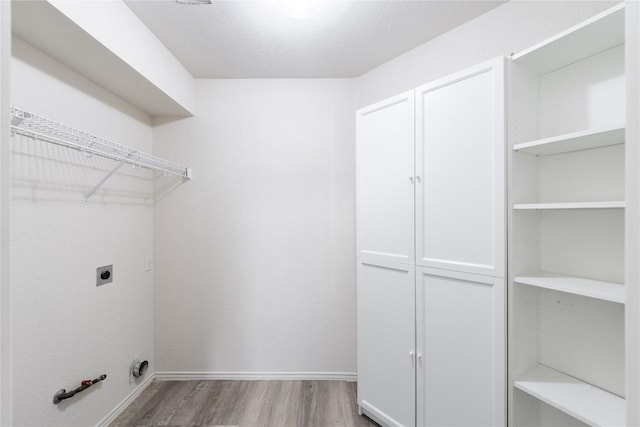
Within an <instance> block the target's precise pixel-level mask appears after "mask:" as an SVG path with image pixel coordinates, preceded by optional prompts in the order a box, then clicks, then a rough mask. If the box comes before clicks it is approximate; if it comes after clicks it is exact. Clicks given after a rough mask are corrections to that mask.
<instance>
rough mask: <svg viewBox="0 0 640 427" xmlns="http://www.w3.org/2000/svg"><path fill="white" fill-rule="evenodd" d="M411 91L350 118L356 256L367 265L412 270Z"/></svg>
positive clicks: (412, 145) (412, 166) (412, 108)
mask: <svg viewBox="0 0 640 427" xmlns="http://www.w3.org/2000/svg"><path fill="white" fill-rule="evenodd" d="M413 104H414V102H413V91H411V92H407V93H404V94H401V95H398V96H395V97H393V98H391V99H388V100H386V101H383V102H380V103H377V104H375V105H372V106H370V107H367V108H363V109H361V110H359V111H358V113H357V116H356V128H357V137H356V157H357V159H358V160H357V162H358V167H357V188H356V195H357V196H356V197H357V216H356V223H357V235H358V241H357V251H358V258H359V259H360V260H363V261H370V262H396V263H404V264H413V260H414V255H413V254H414V243H413V217H414V216H413V206H414V205H413V179H414V172H413V169H414V165H413V151H414V149H413V147H414V141H413V140H414V138H413V117H414V113H413V111H414V106H413Z"/></svg>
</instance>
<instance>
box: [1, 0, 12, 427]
mask: <svg viewBox="0 0 640 427" xmlns="http://www.w3.org/2000/svg"><path fill="white" fill-rule="evenodd" d="M10 68H11V2H0V425H3V426H5V425H10V420H11V363H10V361H11V353H10V348H9V345H10V343H11V311H10V310H11V304H10V292H9V291H10V286H9V232H10V229H9V206H10V199H9V192H10V188H9V182H10V175H9V158H10V149H9V144H8V139H9V122H10V120H9V85H10V82H9V71H10Z"/></svg>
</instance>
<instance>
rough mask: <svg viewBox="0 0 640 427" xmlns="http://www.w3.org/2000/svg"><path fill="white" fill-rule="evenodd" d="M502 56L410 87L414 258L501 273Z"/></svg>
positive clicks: (430, 264)
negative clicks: (413, 135)
mask: <svg viewBox="0 0 640 427" xmlns="http://www.w3.org/2000/svg"><path fill="white" fill-rule="evenodd" d="M503 62H504V60H503V59H502V58H500V59H499V60H494V61H491V62H490V63H487V64H482V65H480V66H477V67H474V68H472V69H469V70H466V71H463V72H461V73H458V74H455V75H453V76H450V77H447V78H445V79H442V80H440V81H437V82H434V83H431V84H428V85H425V86H422V87H420V88H418V89H416V174H417V175H418V176H419V178H420V179H419V181H418V182H417V184H416V185H417V187H416V196H417V199H416V205H417V209H416V254H417V255H416V256H417V261H416V263H417V264H418V265H422V266H425V267H434V268H443V269H447V270H456V271H464V272H469V273H477V274H486V275H491V276H497V277H502V276H503V275H504V248H505V241H504V239H505V237H504V236H505V235H504V228H505V223H504V218H505V216H504V215H505V214H504V198H505V188H504V185H505V183H504V175H505V161H504V159H505V153H504V134H505V129H504V63H503Z"/></svg>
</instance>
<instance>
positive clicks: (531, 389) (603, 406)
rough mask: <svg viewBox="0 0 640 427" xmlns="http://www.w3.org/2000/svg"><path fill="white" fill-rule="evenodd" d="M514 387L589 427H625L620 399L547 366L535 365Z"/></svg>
mask: <svg viewBox="0 0 640 427" xmlns="http://www.w3.org/2000/svg"><path fill="white" fill-rule="evenodd" d="M514 386H515V387H516V388H517V389H519V390H522V391H523V392H525V393H527V394H529V395H531V396H533V397H535V398H537V399H539V400H541V401H542V402H544V403H547V404H549V405H551V406H553V407H554V408H556V409H559V410H560V411H562V412H564V413H566V414H569V415H571V416H572V417H574V418H577V419H578V420H580V421H582V422H583V423H586V424H588V425H590V426H594V427H599V426H622V425H625V424H626V419H625V400H624V399H623V398H621V397H619V396H616V395H615V394H613V393H609V392H608V391H605V390H602V389H600V388H598V387H595V386H592V385H591V384H587V383H585V382H583V381H580V380H579V379H577V378H574V377H570V376H569V375H566V374H563V373H561V372H559V371H556V370H555V369H551V368H549V367H547V366H544V365H538V366H537V367H536V368H534V369H532V370H531V371H529V372H527V373H526V374H524V375H522V376H521V377H520V378H518V379H517V380H516V381H515V382H514Z"/></svg>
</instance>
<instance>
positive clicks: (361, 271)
mask: <svg viewBox="0 0 640 427" xmlns="http://www.w3.org/2000/svg"><path fill="white" fill-rule="evenodd" d="M358 279H359V281H358V296H359V298H358V324H359V328H358V331H359V333H358V348H361V349H372V350H373V351H360V352H358V401H359V405H360V407H361V408H362V409H363V410H364V411H365V412H366V413H367V414H368V415H370V416H371V417H372V418H374V419H376V420H378V421H379V422H381V423H383V424H385V425H389V426H412V425H415V401H416V398H415V309H414V307H415V302H414V301H415V286H414V283H415V267H414V266H412V265H409V264H405V265H404V266H398V265H387V266H382V265H370V264H366V263H360V264H359V265H358Z"/></svg>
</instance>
